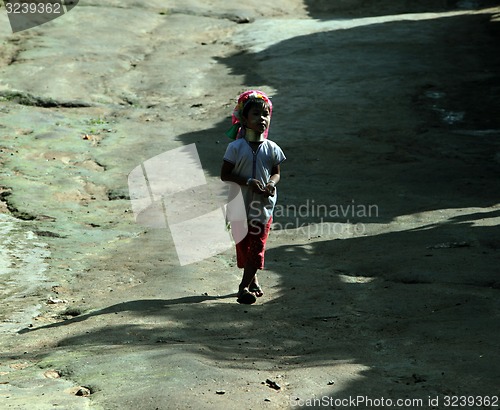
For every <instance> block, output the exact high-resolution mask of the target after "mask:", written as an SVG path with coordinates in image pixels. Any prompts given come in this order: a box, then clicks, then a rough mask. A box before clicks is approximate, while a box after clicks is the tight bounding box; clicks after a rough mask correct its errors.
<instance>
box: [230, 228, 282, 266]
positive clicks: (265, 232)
mask: <svg viewBox="0 0 500 410" xmlns="http://www.w3.org/2000/svg"><path fill="white" fill-rule="evenodd" d="M272 221H273V218H269V221H268V222H267V224H265V225H264V224H261V223H256V222H252V223H249V224H248V233H247V235H246V236H245V237H244V238H243V240H242V241H240V242H239V243H237V244H236V261H237V263H238V268H241V269H243V268H245V266H247V265H249V266H251V267H254V268H257V269H264V253H265V251H266V242H267V237H268V236H269V230H270V229H271V223H272ZM234 228H236V229H238V228H237V227H234ZM240 228H241V227H240Z"/></svg>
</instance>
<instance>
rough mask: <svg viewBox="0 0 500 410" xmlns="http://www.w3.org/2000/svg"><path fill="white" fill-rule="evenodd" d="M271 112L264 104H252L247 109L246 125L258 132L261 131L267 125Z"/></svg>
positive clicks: (265, 128)
mask: <svg viewBox="0 0 500 410" xmlns="http://www.w3.org/2000/svg"><path fill="white" fill-rule="evenodd" d="M270 122H271V114H270V112H269V108H268V107H266V106H260V105H254V106H252V107H250V109H249V110H248V114H247V117H246V124H245V125H246V127H247V128H250V129H251V130H254V131H256V132H258V133H261V134H262V133H263V132H264V131H265V130H267V128H268V127H269V123H270Z"/></svg>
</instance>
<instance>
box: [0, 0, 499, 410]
mask: <svg viewBox="0 0 500 410" xmlns="http://www.w3.org/2000/svg"><path fill="white" fill-rule="evenodd" d="M332 3H334V4H333V5H332ZM393 3H394V2H389V1H382V0H380V1H377V2H368V1H364V0H343V1H339V2H330V1H326V0H325V1H319V0H317V1H313V0H304V1H299V0H293V1H288V0H287V1H285V0H278V1H273V2H268V3H262V2H256V1H254V0H249V1H247V2H245V3H242V4H236V3H233V2H229V1H223V0H219V1H215V0H214V1H207V2H201V1H197V0H191V1H175V0H172V1H159V0H156V1H155V0H151V1H144V2H133V1H123V0H122V1H120V2H118V1H109V2H107V5H106V6H102V2H97V1H91V0H89V1H80V3H79V5H78V6H77V7H75V8H74V9H73V10H72V11H71V12H70V13H68V14H67V15H65V16H63V17H61V18H58V19H56V20H54V21H53V22H51V23H48V24H45V25H43V26H40V27H37V28H35V29H32V30H28V31H24V32H20V33H16V34H13V33H12V31H11V30H10V27H9V25H8V20H7V16H6V14H5V9H4V8H2V9H0V19H1V20H2V21H3V22H2V23H1V25H0V41H1V48H0V164H1V171H0V172H1V174H0V176H1V179H0V232H1V239H0V240H1V247H0V281H1V285H2V288H1V293H0V297H1V300H2V310H1V312H0V318H1V319H2V321H1V327H0V331H1V333H2V336H1V340H0V346H1V352H2V353H1V354H0V401H1V406H0V407H2V408H6V409H53V408H64V409H85V408H95V409H106V410H108V409H148V410H149V409H189V408H193V409H199V408H230V409H261V408H262V409H268V408H269V409H286V408H297V407H325V408H350V407H355V406H354V404H356V405H357V406H356V407H358V408H365V409H369V408H380V407H386V408H394V409H395V408H400V409H408V408H447V407H449V406H447V404H452V403H451V402H447V401H446V400H447V397H448V398H449V399H450V398H451V400H453V396H466V397H467V399H469V400H471V399H470V398H472V401H469V402H467V403H466V404H467V405H466V406H461V407H462V408H477V409H482V408H499V406H500V402H498V399H497V401H495V399H493V400H492V401H490V402H487V401H483V402H482V403H481V402H480V401H479V399H478V397H483V398H484V397H487V396H489V397H492V396H499V394H500V392H499V389H498V386H499V385H500V369H499V366H498V363H500V360H499V359H500V358H499V352H500V349H499V342H498V341H499V340H500V337H499V336H500V334H499V333H500V332H499V327H498V323H499V312H500V309H499V308H500V306H499V298H498V292H499V289H500V279H499V276H498V273H499V268H498V267H499V266H500V256H499V248H500V236H499V228H498V225H499V223H500V203H499V198H500V185H499V184H498V175H499V172H500V148H499V145H500V143H499V141H500V140H499V137H500V117H499V116H498V112H500V102H499V101H500V99H499V98H498V97H499V95H500V79H499V75H498V73H499V68H500V57H499V55H498V38H499V35H498V34H499V27H500V26H499V24H500V23H499V22H498V21H499V15H500V7H499V6H498V3H497V2H492V1H459V2H454V1H441V2H435V1H433V2H430V1H423V2H422V1H420V2H416V1H405V2H397V4H396V5H395V4H393ZM255 87H257V88H261V89H263V90H264V91H266V92H267V93H269V94H270V95H272V96H273V101H274V107H275V110H274V115H273V120H272V125H271V131H270V138H271V139H273V140H275V141H276V142H277V143H278V144H279V145H280V146H281V147H282V148H283V150H284V151H285V153H286V155H287V157H288V159H287V161H286V162H285V163H284V164H283V168H282V181H281V182H280V184H279V204H280V208H279V214H277V215H276V216H275V225H274V229H273V232H272V234H271V237H270V239H269V246H268V252H267V263H266V265H267V266H266V270H264V271H262V272H261V273H260V281H261V284H262V285H263V287H264V290H265V295H264V297H262V298H261V299H259V300H258V302H257V303H256V304H255V305H252V306H243V305H239V304H237V303H236V299H235V291H236V289H237V285H238V282H239V279H240V272H239V271H238V269H237V268H236V266H235V258H234V253H233V251H232V250H231V249H228V250H226V251H224V252H222V253H220V254H217V255H214V256H211V257H209V258H206V259H204V260H201V261H198V262H196V263H193V264H188V265H184V266H181V265H180V263H179V260H178V257H177V253H176V248H175V246H174V241H173V237H172V234H171V232H170V229H168V228H167V229H149V228H146V227H144V226H141V225H140V224H137V223H136V221H135V219H134V213H133V212H132V208H131V201H130V198H129V190H128V184H127V178H128V175H129V173H130V172H131V171H132V170H133V169H134V168H136V167H137V166H140V164H141V163H143V162H144V161H146V160H148V159H150V158H152V157H154V156H156V155H159V154H161V153H164V152H167V151H169V150H172V149H176V148H180V147H184V146H186V145H189V144H193V143H194V144H196V148H197V150H198V153H199V156H200V160H201V163H202V166H203V170H204V175H205V177H206V179H207V183H208V185H207V186H208V187H212V186H218V185H217V184H218V182H217V181H218V174H219V170H220V165H221V158H222V156H223V153H224V150H225V146H226V144H227V142H228V140H227V138H226V137H225V136H224V135H223V133H224V131H225V130H226V129H227V128H228V126H229V125H230V120H229V115H230V113H231V110H232V107H233V105H234V99H235V97H236V96H237V95H238V94H239V92H240V91H242V90H244V89H247V88H255ZM172 177H173V178H182V175H173V176H172ZM207 195H208V194H207ZM198 201H199V202H198ZM196 203H199V204H203V206H201V205H200V208H202V209H201V210H199V211H198V212H201V213H204V212H209V211H211V210H213V209H216V208H217V203H216V201H215V200H212V199H211V197H210V196H203V197H199V198H198V199H197V200H196ZM273 383H276V384H278V385H279V387H280V388H279V389H277V388H276V387H277V386H276V385H275V384H273ZM472 396H473V397H472ZM314 399H316V401H314ZM398 399H402V400H406V402H397V400H398ZM349 400H350V401H349ZM370 400H371V402H370ZM377 400H378V401H377ZM418 400H421V402H419V401H418ZM485 403H486V405H484V404H485Z"/></svg>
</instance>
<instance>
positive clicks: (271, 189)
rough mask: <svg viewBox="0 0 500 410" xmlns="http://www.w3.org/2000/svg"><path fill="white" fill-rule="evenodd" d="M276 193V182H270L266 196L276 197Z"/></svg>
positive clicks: (266, 189)
mask: <svg viewBox="0 0 500 410" xmlns="http://www.w3.org/2000/svg"><path fill="white" fill-rule="evenodd" d="M275 193H276V187H275V186H274V182H268V183H267V185H266V188H265V194H266V196H274V194H275Z"/></svg>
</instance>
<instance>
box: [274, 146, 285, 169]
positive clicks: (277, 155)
mask: <svg viewBox="0 0 500 410" xmlns="http://www.w3.org/2000/svg"><path fill="white" fill-rule="evenodd" d="M273 151H274V153H273V157H274V164H273V166H276V165H280V164H281V163H282V162H283V161H284V160H285V159H286V157H285V154H284V153H283V151H282V149H281V148H280V147H279V146H278V145H277V144H276V145H275V146H274V150H273Z"/></svg>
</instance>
